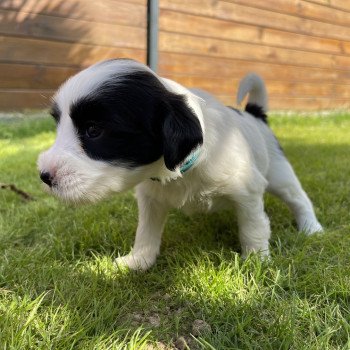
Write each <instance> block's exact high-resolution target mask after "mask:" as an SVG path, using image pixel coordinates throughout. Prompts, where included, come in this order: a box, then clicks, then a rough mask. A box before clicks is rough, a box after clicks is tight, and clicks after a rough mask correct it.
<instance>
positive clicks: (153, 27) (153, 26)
mask: <svg viewBox="0 0 350 350" xmlns="http://www.w3.org/2000/svg"><path fill="white" fill-rule="evenodd" d="M158 17H159V2H158V0H148V3H147V64H148V66H149V67H150V68H151V69H152V70H153V71H154V72H157V70H158Z"/></svg>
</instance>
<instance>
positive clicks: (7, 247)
mask: <svg viewBox="0 0 350 350" xmlns="http://www.w3.org/2000/svg"><path fill="white" fill-rule="evenodd" d="M270 121H271V126H272V128H273V129H274V131H275V133H276V135H277V137H278V138H279V140H280V143H281V145H282V147H283V148H284V151H285V153H286V155H287V156H288V158H289V159H290V161H291V163H292V164H293V166H294V168H295V170H296V173H297V174H298V176H299V178H300V180H301V182H302V184H303V186H304V188H305V190H306V192H307V193H308V194H309V196H310V198H311V199H312V201H313V203H314V205H315V209H316V213H317V215H318V218H319V220H320V222H321V223H322V224H323V225H324V227H325V233H324V234H319V235H315V236H312V237H305V236H304V235H302V234H299V233H298V232H297V231H296V228H295V224H294V222H293V219H292V217H291V215H290V213H289V212H288V210H287V208H286V207H285V205H284V204H282V202H280V201H278V200H277V199H275V198H273V197H271V196H268V195H267V196H266V211H267V213H268V215H269V217H270V220H271V226H272V239H271V251H272V259H271V261H269V262H261V261H260V260H259V259H257V258H256V257H250V258H248V259H247V260H246V261H243V260H242V259H241V258H240V256H239V253H238V251H239V244H238V238H237V226H236V222H235V218H234V213H231V212H223V213H219V214H215V215H197V216H194V217H190V218H189V217H186V216H184V215H183V214H181V213H180V212H178V211H173V212H171V214H170V216H169V218H168V223H167V226H166V228H165V233H164V239H163V244H162V249H161V255H160V257H159V259H158V261H157V264H156V266H155V267H153V268H152V269H151V270H150V271H148V272H145V273H137V272H130V271H125V270H124V271H120V270H117V269H116V268H115V267H114V265H113V259H114V258H115V257H116V256H118V254H119V253H120V254H125V253H127V252H128V251H129V249H130V247H131V245H132V243H133V238H134V232H135V229H136V224H137V210H136V204H135V200H134V198H133V195H132V193H126V194H122V195H114V196H111V197H109V198H107V199H106V200H104V201H102V202H100V203H98V204H94V205H84V206H72V205H65V204H63V203H61V202H59V201H58V200H56V199H55V198H52V197H51V196H49V195H48V194H46V193H45V192H44V191H43V190H42V187H41V184H40V181H39V178H38V174H37V170H36V158H37V156H38V153H39V152H40V151H41V150H43V149H45V148H48V147H49V146H50V145H51V144H52V142H53V140H54V135H55V133H54V122H53V121H51V120H50V119H48V118H46V117H44V116H43V115H42V114H40V115H36V114H34V115H31V116H29V115H27V116H24V117H23V116H21V115H17V116H11V117H8V116H7V115H4V114H0V182H2V183H12V184H15V185H16V186H17V187H18V188H20V189H21V190H24V191H26V192H28V193H30V194H31V195H32V196H33V197H34V199H35V200H33V201H27V200H24V199H23V198H22V197H21V196H19V195H18V194H16V193H14V192H13V191H10V190H8V189H2V190H0V215H1V217H0V256H1V258H0V259H1V262H0V348H1V349H16V350H22V349H62V350H63V349H64V350H66V349H84V350H86V349H98V350H102V349H135V350H136V349H147V350H150V349H173V348H174V343H176V344H177V345H178V346H179V347H180V348H181V347H182V348H183V349H184V348H185V345H184V344H183V343H182V344H181V340H179V338H180V337H184V339H185V340H186V341H187V343H188V344H189V348H190V349H219V350H224V349H271V350H275V349H297V350H300V349H308V350H311V349H322V350H323V349H349V348H350V214H349V207H350V115H346V114H340V113H339V114H336V113H333V114H330V115H327V116H321V115H313V116H300V115H299V116H298V115H274V116H272V117H271V118H270ZM198 320H200V321H201V323H202V324H204V327H197V328H198V329H194V328H196V327H195V326H196V324H197V323H198V322H200V321H198ZM191 334H192V335H191Z"/></svg>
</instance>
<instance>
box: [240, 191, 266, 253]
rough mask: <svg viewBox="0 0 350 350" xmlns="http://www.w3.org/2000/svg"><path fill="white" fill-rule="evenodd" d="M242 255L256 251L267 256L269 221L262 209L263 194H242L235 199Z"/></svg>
mask: <svg viewBox="0 0 350 350" xmlns="http://www.w3.org/2000/svg"><path fill="white" fill-rule="evenodd" d="M236 212H237V219H238V225H239V238H240V242H241V246H242V256H243V257H246V256H247V255H248V254H249V253H253V252H258V253H259V254H261V256H269V254H270V253H269V239H270V221H269V219H268V217H267V215H266V214H265V211H264V202H263V196H262V195H261V196H259V195H255V194H254V195H250V196H244V197H243V198H240V199H239V200H237V201H236Z"/></svg>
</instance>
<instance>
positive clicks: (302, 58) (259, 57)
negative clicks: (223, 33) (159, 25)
mask: <svg viewBox="0 0 350 350" xmlns="http://www.w3.org/2000/svg"><path fill="white" fill-rule="evenodd" d="M159 48H160V50H161V51H166V52H177V53H189V54H192V55H203V56H213V57H223V58H235V59H242V60H244V59H246V60H256V61H265V62H271V63H283V64H290V65H299V66H310V67H332V68H346V67H349V66H350V57H349V56H336V55H327V54H320V53H315V52H306V51H298V50H290V49H284V48H277V47H272V46H262V45H253V44H249V43H239V44H237V43H234V42H229V41H224V40H219V39H212V38H205V37H202V38H200V40H199V39H198V38H197V37H195V36H191V35H184V34H177V33H168V32H161V33H160V35H159Z"/></svg>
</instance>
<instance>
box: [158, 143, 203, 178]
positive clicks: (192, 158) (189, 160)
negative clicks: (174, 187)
mask: <svg viewBox="0 0 350 350" xmlns="http://www.w3.org/2000/svg"><path fill="white" fill-rule="evenodd" d="M200 153H201V152H200V148H197V149H196V150H195V151H194V152H192V153H190V154H189V155H188V156H187V157H186V159H185V161H184V162H183V163H182V165H181V166H180V173H181V174H184V173H185V172H186V171H188V170H190V169H191V168H192V167H193V165H194V164H195V163H196V161H197V159H198V157H199V155H200ZM151 180H152V181H160V179H159V178H158V177H151Z"/></svg>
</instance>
